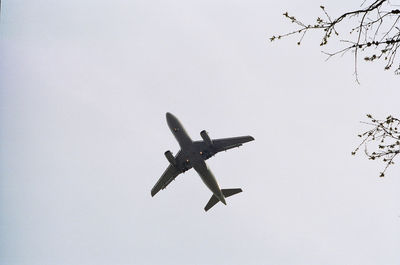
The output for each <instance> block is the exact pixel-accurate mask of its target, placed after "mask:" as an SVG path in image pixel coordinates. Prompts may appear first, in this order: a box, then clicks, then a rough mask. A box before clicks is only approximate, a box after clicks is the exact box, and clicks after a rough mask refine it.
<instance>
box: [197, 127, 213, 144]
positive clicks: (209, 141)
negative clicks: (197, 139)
mask: <svg viewBox="0 0 400 265" xmlns="http://www.w3.org/2000/svg"><path fill="white" fill-rule="evenodd" d="M200 136H201V138H203V140H204V142H205V143H206V144H207V146H212V144H213V142H212V140H211V138H210V136H208V133H207V132H206V130H202V131H201V132H200Z"/></svg>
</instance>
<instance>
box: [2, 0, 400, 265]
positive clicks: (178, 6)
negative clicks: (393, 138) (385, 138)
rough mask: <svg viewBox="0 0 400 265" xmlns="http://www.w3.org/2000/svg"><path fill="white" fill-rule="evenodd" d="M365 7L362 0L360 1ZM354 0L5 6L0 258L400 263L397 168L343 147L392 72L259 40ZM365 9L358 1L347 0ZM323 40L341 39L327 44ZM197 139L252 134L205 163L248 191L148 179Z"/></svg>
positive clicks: (392, 99) (381, 112) (377, 103)
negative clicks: (224, 195)
mask: <svg viewBox="0 0 400 265" xmlns="http://www.w3.org/2000/svg"><path fill="white" fill-rule="evenodd" d="M360 3H361V1H360ZM321 4H324V5H325V6H326V7H327V8H328V11H331V13H332V15H335V14H339V13H340V12H341V11H344V10H345V9H347V8H354V7H357V6H358V5H355V6H349V4H348V1H326V2H320V1H314V0H313V1H306V2H304V1H288V0H283V1H278V2H276V1H275V2H271V1H215V0H214V1H201V2H199V1H127V0H115V1H78V0H70V1H50V0H48V1H45V0H42V1H28V0H18V1H17V0H15V1H3V3H2V5H3V6H2V16H1V24H0V49H1V50H0V264H32V265H39V264H59V265H64V264H65V265H67V264H78V265H80V264H82V265H83V264H85V265H86V264H96V265H98V264H274V265H293V264H296V265H297V264H304V265H314V264H315V265H321V264H324V265H330V264H332V265H336V264H356V265H359V264H363V265H368V264H374V265H398V264H400V251H399V247H400V204H399V202H400V193H399V186H400V174H399V172H400V167H397V166H394V167H392V168H390V169H389V170H388V172H387V177H385V178H378V174H379V171H380V170H382V168H383V166H384V165H383V163H378V162H372V161H368V160H366V159H365V158H364V157H363V156H362V153H361V154H360V155H358V156H356V157H352V156H351V155H350V152H351V151H352V150H353V148H354V147H355V146H356V145H357V144H358V143H359V139H358V138H357V137H356V135H357V134H358V133H360V132H361V131H363V130H364V129H365V127H364V126H363V125H362V124H360V123H359V121H360V120H364V117H365V114H366V113H373V114H376V115H377V116H378V117H386V115H388V114H394V115H397V116H399V115H400V111H399V104H398V103H399V96H400V92H399V85H398V84H399V83H398V82H399V77H398V76H395V75H394V74H393V73H392V72H390V71H383V70H382V68H383V66H382V65H381V64H379V63H378V64H364V63H363V64H361V65H360V67H359V68H360V69H359V70H360V79H361V85H357V84H356V83H355V81H354V76H353V75H352V72H353V58H352V56H351V55H348V56H345V57H343V58H334V59H332V60H331V61H329V62H325V61H324V59H325V57H324V55H323V54H321V53H320V47H319V46H318V44H319V41H320V39H319V34H309V35H307V36H306V38H305V41H304V44H303V45H302V46H301V47H298V46H297V45H296V42H297V38H291V39H288V40H282V41H280V42H274V43H270V42H269V41H268V38H269V37H270V36H272V35H274V34H276V33H284V32H287V31H288V30H290V29H293V25H292V24H291V23H289V22H288V21H286V20H285V19H284V18H283V17H282V15H281V14H282V13H283V12H285V11H289V12H290V13H293V14H296V16H298V17H303V18H306V20H308V21H310V22H311V21H313V20H314V18H315V17H317V16H319V15H321V13H320V10H319V5H321ZM357 4H359V3H357ZM332 48H334V47H332ZM167 111H169V112H172V113H173V114H175V115H176V116H177V117H178V118H179V119H180V121H181V122H182V123H183V125H184V126H185V128H186V130H187V131H188V132H189V133H190V135H191V136H192V138H193V139H200V135H199V132H200V131H201V130H203V129H206V130H207V131H208V132H209V133H210V136H211V137H213V138H222V137H230V136H240V135H252V136H254V137H255V139H256V140H255V141H254V142H251V143H248V144H246V145H245V146H244V147H242V148H239V149H234V150H231V151H229V152H226V153H222V154H218V155H217V156H216V157H214V158H212V159H210V160H209V161H208V165H209V166H210V168H211V169H212V171H213V173H214V175H215V176H216V178H217V180H218V182H219V184H220V186H221V187H222V188H233V187H241V188H243V190H244V192H243V193H241V194H239V195H236V196H233V197H231V198H229V199H228V200H227V203H228V205H227V206H226V207H225V206H223V205H216V206H215V207H214V208H213V209H212V210H210V211H209V212H207V213H205V212H204V210H203V208H204V206H205V204H206V203H207V201H208V199H209V198H210V196H211V192H210V191H209V190H208V189H207V188H206V186H205V185H204V184H203V183H202V181H201V180H200V178H199V177H198V175H197V174H196V173H195V172H194V171H189V172H187V173H186V174H184V175H182V176H180V177H178V178H177V179H176V181H174V182H173V183H172V184H171V185H170V186H169V187H168V188H167V189H166V190H163V191H161V192H160V193H159V194H157V196H156V197H154V198H152V197H151V196H150V190H151V188H152V187H153V185H154V184H155V182H156V181H157V180H158V178H159V177H160V176H161V174H162V172H163V171H164V169H165V168H166V167H167V165H168V162H167V160H166V159H165V157H164V155H163V153H164V151H166V150H171V151H172V152H173V153H176V152H177V151H178V144H177V142H176V141H175V139H174V137H173V135H172V134H171V133H170V131H169V129H168V127H167V124H166V121H165V112H167Z"/></svg>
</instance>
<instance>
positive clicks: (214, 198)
mask: <svg viewBox="0 0 400 265" xmlns="http://www.w3.org/2000/svg"><path fill="white" fill-rule="evenodd" d="M217 202H219V200H218V198H217V197H216V196H215V195H214V194H213V196H211V198H210V200H209V201H208V203H207V205H206V207H204V210H205V211H206V212H207V211H208V210H210V209H211V207H213V206H214V205H215V204H217Z"/></svg>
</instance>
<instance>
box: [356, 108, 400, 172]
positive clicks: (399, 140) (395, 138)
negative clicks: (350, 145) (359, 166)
mask: <svg viewBox="0 0 400 265" xmlns="http://www.w3.org/2000/svg"><path fill="white" fill-rule="evenodd" d="M367 118H368V119H369V120H370V121H369V122H363V123H365V124H367V125H369V126H371V127H372V128H371V129H369V130H367V131H365V132H363V133H362V134H359V135H358V136H359V137H360V138H362V139H363V140H362V141H361V143H360V144H359V145H358V146H357V148H356V149H355V150H354V151H353V152H352V153H351V154H352V155H355V154H356V153H357V152H358V151H359V150H360V148H361V147H362V146H364V152H365V154H366V155H367V157H368V158H369V159H371V160H378V159H382V161H383V162H384V163H385V164H386V166H385V168H384V169H383V171H382V172H381V173H380V177H384V176H385V172H386V170H387V169H388V168H389V166H391V165H393V164H394V159H395V158H396V157H397V156H398V155H399V154H400V120H399V119H397V118H394V117H392V116H388V117H386V119H385V120H377V119H375V118H374V117H372V115H371V114H367ZM370 148H372V149H373V151H372V152H370V151H369V150H368V149H370Z"/></svg>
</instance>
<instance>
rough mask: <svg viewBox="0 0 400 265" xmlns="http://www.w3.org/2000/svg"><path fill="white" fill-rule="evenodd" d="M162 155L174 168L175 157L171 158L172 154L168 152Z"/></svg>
mask: <svg viewBox="0 0 400 265" xmlns="http://www.w3.org/2000/svg"><path fill="white" fill-rule="evenodd" d="M164 155H165V157H166V158H167V160H168V162H169V163H170V164H171V165H173V166H175V167H176V165H177V163H176V160H175V157H174V156H173V154H172V152H171V151H169V150H168V151H166V152H165V153H164Z"/></svg>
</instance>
